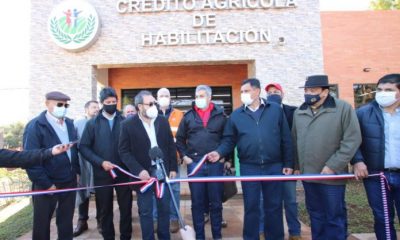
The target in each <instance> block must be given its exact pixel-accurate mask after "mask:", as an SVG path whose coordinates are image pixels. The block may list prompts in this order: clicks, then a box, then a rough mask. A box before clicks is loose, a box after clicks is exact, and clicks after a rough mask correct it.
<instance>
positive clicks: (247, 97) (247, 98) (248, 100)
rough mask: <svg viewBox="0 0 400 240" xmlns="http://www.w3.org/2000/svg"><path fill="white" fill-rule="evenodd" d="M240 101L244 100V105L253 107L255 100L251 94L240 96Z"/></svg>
mask: <svg viewBox="0 0 400 240" xmlns="http://www.w3.org/2000/svg"><path fill="white" fill-rule="evenodd" d="M240 100H242V103H243V104H244V105H246V106H248V105H251V104H252V103H253V99H251V95H250V93H242V94H241V95H240Z"/></svg>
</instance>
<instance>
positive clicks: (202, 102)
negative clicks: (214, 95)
mask: <svg viewBox="0 0 400 240" xmlns="http://www.w3.org/2000/svg"><path fill="white" fill-rule="evenodd" d="M195 103H196V107H198V108H200V109H204V108H206V107H207V99H205V98H196V101H195Z"/></svg>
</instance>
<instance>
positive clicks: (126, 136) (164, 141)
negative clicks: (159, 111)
mask: <svg viewBox="0 0 400 240" xmlns="http://www.w3.org/2000/svg"><path fill="white" fill-rule="evenodd" d="M154 127H155V130H156V138H157V145H158V147H159V148H160V149H161V151H162V152H163V155H164V159H163V160H164V166H165V169H166V171H167V173H169V172H170V171H175V172H176V171H177V162H176V147H175V143H174V137H173V136H172V132H171V128H170V126H169V123H168V120H167V119H166V118H164V117H162V116H158V117H157V118H156V120H155V121H154ZM150 147H151V144H150V138H149V137H148V135H147V132H146V129H145V128H144V126H143V123H142V120H140V118H139V114H136V115H135V116H133V117H131V118H128V119H126V120H125V121H123V122H122V123H121V134H120V138H119V153H120V155H121V158H122V161H123V162H124V163H125V165H126V166H127V167H128V169H129V171H130V172H131V173H132V174H134V175H136V176H138V175H139V173H140V172H141V171H143V170H146V171H148V172H149V174H150V173H151V171H150V168H151V159H150V157H149V150H150ZM135 189H137V188H135Z"/></svg>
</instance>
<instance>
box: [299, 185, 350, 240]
mask: <svg viewBox="0 0 400 240" xmlns="http://www.w3.org/2000/svg"><path fill="white" fill-rule="evenodd" d="M303 186H304V191H305V197H306V208H307V211H308V214H309V215H310V221H311V235H312V239H316V240H317V239H318V240H319V239H329V240H335V239H337V240H346V239H347V210H346V203H345V200H344V195H345V191H346V185H328V184H322V183H311V182H303Z"/></svg>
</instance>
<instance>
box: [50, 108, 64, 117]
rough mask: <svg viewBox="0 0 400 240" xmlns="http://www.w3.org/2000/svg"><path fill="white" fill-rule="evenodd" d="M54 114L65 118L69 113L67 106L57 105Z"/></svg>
mask: <svg viewBox="0 0 400 240" xmlns="http://www.w3.org/2000/svg"><path fill="white" fill-rule="evenodd" d="M52 114H53V116H54V117H56V118H63V117H65V115H67V109H66V108H65V107H57V106H55V107H54V109H53V112H52Z"/></svg>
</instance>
